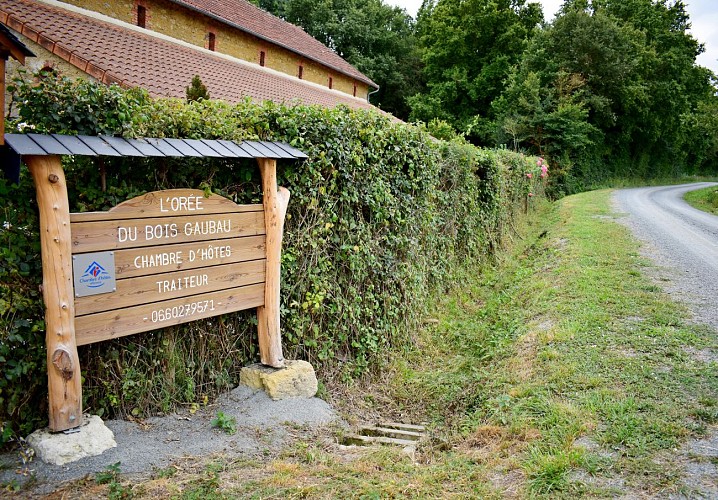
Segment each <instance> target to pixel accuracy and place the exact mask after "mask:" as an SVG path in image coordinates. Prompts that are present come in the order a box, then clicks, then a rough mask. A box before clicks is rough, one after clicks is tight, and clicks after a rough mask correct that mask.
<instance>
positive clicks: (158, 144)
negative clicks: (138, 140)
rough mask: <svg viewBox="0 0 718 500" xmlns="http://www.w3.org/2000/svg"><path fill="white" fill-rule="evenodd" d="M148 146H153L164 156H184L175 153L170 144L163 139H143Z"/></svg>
mask: <svg viewBox="0 0 718 500" xmlns="http://www.w3.org/2000/svg"><path fill="white" fill-rule="evenodd" d="M145 140H146V141H147V143H148V144H151V145H153V146H154V147H155V148H157V149H158V150H159V151H160V152H161V153H162V154H163V155H165V156H184V155H183V154H182V153H181V152H179V151H177V148H175V147H173V146H172V144H170V143H169V142H167V141H166V140H165V139H150V138H148V139H145Z"/></svg>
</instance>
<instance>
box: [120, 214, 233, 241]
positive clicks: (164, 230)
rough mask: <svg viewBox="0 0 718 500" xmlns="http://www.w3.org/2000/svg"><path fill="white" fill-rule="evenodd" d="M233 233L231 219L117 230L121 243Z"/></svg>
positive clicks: (130, 227) (131, 227)
mask: <svg viewBox="0 0 718 500" xmlns="http://www.w3.org/2000/svg"><path fill="white" fill-rule="evenodd" d="M231 231H232V221H231V219H218V220H217V219H210V220H203V221H198V222H185V223H176V222H173V223H165V224H156V225H151V224H147V225H145V226H120V227H118V228H117V240H118V241H119V242H120V243H125V242H128V241H137V240H138V238H144V240H145V241H155V240H172V239H173V238H177V237H178V236H180V235H183V236H188V237H192V236H208V235H217V236H220V237H221V236H228V235H229V234H230V233H231Z"/></svg>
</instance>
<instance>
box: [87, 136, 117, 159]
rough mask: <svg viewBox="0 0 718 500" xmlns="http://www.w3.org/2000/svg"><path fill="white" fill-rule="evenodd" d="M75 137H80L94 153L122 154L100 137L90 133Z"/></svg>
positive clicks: (101, 154)
mask: <svg viewBox="0 0 718 500" xmlns="http://www.w3.org/2000/svg"><path fill="white" fill-rule="evenodd" d="M77 138H78V139H80V140H81V141H82V142H83V143H85V145H86V146H87V147H89V148H90V149H91V150H93V151H94V152H95V153H96V154H98V155H100V156H122V155H121V154H120V153H119V152H118V151H116V150H115V149H114V148H113V147H112V146H110V145H109V144H108V143H107V141H105V139H104V138H102V137H97V136H92V135H78V136H77Z"/></svg>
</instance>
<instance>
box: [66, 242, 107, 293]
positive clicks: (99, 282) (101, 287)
mask: <svg viewBox="0 0 718 500" xmlns="http://www.w3.org/2000/svg"><path fill="white" fill-rule="evenodd" d="M72 265H73V277H74V285H75V297H86V296H88V295H96V294H99V293H111V292H114V291H115V287H116V285H115V254H114V252H95V253H86V254H80V255H75V256H73V257H72Z"/></svg>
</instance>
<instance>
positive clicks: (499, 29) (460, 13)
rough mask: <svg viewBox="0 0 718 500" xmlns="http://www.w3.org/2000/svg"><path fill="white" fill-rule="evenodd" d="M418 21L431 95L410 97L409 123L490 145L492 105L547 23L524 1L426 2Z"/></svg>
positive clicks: (532, 6) (534, 5) (470, 0)
mask: <svg viewBox="0 0 718 500" xmlns="http://www.w3.org/2000/svg"><path fill="white" fill-rule="evenodd" d="M418 17H419V19H418V21H417V31H418V36H419V42H420V46H421V49H422V61H423V63H424V70H423V73H424V78H425V81H426V86H427V90H426V92H424V93H421V94H418V95H415V96H414V97H412V98H410V100H409V102H410V105H411V108H412V114H411V118H412V119H414V120H422V121H427V122H428V121H429V120H431V119H433V118H439V119H442V120H445V121H447V122H449V123H451V124H452V125H453V126H454V127H455V128H456V129H457V130H460V131H462V132H464V133H466V134H467V135H468V136H469V137H470V138H471V139H473V140H474V141H475V142H478V143H481V144H491V143H492V139H493V125H492V119H493V110H492V107H491V103H492V102H493V101H494V100H495V99H496V98H498V97H499V96H500V95H501V93H502V92H503V90H504V86H505V80H506V78H507V77H508V75H509V73H510V72H511V68H512V66H513V65H515V64H516V63H518V62H519V60H520V59H521V55H522V54H523V52H524V50H525V48H526V44H527V42H528V41H529V40H530V39H531V37H532V36H533V34H534V32H535V31H536V29H537V27H538V25H539V23H540V22H541V21H542V20H543V14H542V12H541V7H540V6H539V4H537V3H529V4H527V3H526V2H525V0H438V2H436V3H434V2H433V0H426V1H425V3H424V6H423V7H422V10H421V12H420V14H419V16H418Z"/></svg>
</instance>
